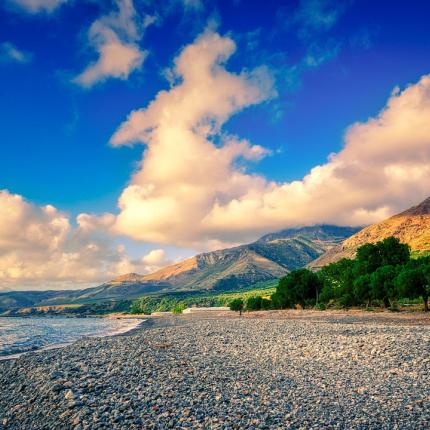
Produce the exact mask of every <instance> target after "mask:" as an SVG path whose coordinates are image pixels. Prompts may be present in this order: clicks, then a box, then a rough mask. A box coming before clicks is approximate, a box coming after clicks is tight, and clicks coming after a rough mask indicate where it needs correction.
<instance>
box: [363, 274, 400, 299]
mask: <svg viewBox="0 0 430 430" xmlns="http://www.w3.org/2000/svg"><path fill="white" fill-rule="evenodd" d="M398 273H399V271H398V269H397V268H396V267H394V266H382V267H379V268H378V269H377V270H375V272H373V273H372V274H371V275H370V295H371V298H372V299H374V300H382V302H383V303H384V306H385V307H389V306H390V305H391V306H392V305H393V303H394V302H395V300H396V299H397V287H396V282H395V279H396V277H397V275H398Z"/></svg>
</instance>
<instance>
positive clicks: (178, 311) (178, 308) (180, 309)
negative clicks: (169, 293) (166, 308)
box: [172, 303, 185, 315]
mask: <svg viewBox="0 0 430 430" xmlns="http://www.w3.org/2000/svg"><path fill="white" fill-rule="evenodd" d="M184 309H185V305H184V304H183V303H178V304H177V305H175V306H174V307H173V309H172V312H173V313H174V314H175V315H179V314H181V313H182V312H183V311H184Z"/></svg>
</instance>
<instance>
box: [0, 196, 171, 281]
mask: <svg viewBox="0 0 430 430" xmlns="http://www.w3.org/2000/svg"><path fill="white" fill-rule="evenodd" d="M114 222H115V217H114V216H113V215H111V214H105V215H101V216H95V215H89V214H80V215H79V216H78V217H77V218H76V226H73V225H72V223H71V221H70V219H69V218H68V216H67V215H65V214H64V213H62V212H60V211H58V210H57V209H56V208H55V207H53V206H50V205H47V206H37V205H34V204H32V203H30V202H28V201H26V200H25V199H24V198H23V197H22V196H20V195H17V194H11V193H10V192H8V191H7V190H2V191H0V290H2V289H7V288H13V289H25V288H31V289H34V288H40V289H46V288H65V287H67V288H78V287H81V288H82V287H84V286H88V285H92V284H94V283H100V282H103V281H106V280H108V279H110V278H112V277H115V276H117V275H121V274H124V273H128V272H140V273H147V272H149V271H153V270H156V269H158V268H160V267H162V266H163V265H165V264H168V263H169V260H168V259H167V258H166V255H165V254H164V251H163V250H161V249H157V250H153V251H151V252H149V254H147V255H146V256H143V257H141V258H139V259H132V258H130V257H129V256H128V255H127V254H126V251H125V248H124V246H122V245H115V244H114V242H113V240H112V237H111V236H110V233H109V231H110V228H111V227H112V225H113V224H114Z"/></svg>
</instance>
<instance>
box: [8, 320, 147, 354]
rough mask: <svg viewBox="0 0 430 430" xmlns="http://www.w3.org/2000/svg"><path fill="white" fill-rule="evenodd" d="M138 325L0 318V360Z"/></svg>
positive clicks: (127, 322) (114, 321)
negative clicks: (0, 358)
mask: <svg viewBox="0 0 430 430" xmlns="http://www.w3.org/2000/svg"><path fill="white" fill-rule="evenodd" d="M140 322H141V320H136V319H132V318H130V319H129V318H121V319H110V318H61V317H55V318H1V317H0V357H5V356H9V355H14V354H19V353H23V352H28V351H34V350H37V349H42V348H48V347H53V346H55V345H59V344H65V343H69V342H73V341H75V340H77V339H80V338H82V337H85V336H106V335H112V334H116V333H121V332H125V331H128V330H130V329H132V328H134V327H136V326H137V325H139V323H140Z"/></svg>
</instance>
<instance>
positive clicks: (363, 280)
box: [353, 274, 372, 307]
mask: <svg viewBox="0 0 430 430" xmlns="http://www.w3.org/2000/svg"><path fill="white" fill-rule="evenodd" d="M370 280H371V278H370V275H368V274H365V275H361V276H359V277H358V278H356V279H355V280H354V282H353V294H354V301H355V303H356V304H359V305H366V307H369V305H370V300H371V298H372V296H371V286H370V285H371V283H370Z"/></svg>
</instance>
